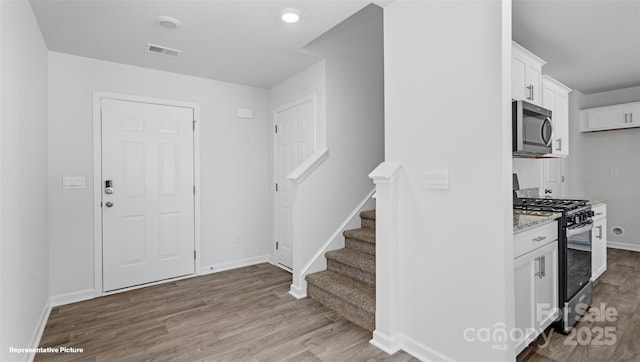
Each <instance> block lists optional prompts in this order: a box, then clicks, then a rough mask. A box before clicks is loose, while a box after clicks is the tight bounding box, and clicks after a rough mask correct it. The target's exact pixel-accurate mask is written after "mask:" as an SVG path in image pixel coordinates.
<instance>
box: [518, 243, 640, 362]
mask: <svg viewBox="0 0 640 362" xmlns="http://www.w3.org/2000/svg"><path fill="white" fill-rule="evenodd" d="M607 256H608V269H607V271H606V272H605V273H604V274H603V275H602V276H601V277H600V278H599V279H598V281H597V285H596V287H595V288H594V291H593V303H592V305H591V306H592V308H591V310H590V313H592V315H593V316H595V315H596V314H595V313H596V312H597V310H600V309H601V308H599V307H600V306H601V303H604V305H605V306H606V307H613V308H615V309H616V310H617V312H618V316H617V318H616V320H615V321H606V320H605V321H602V320H599V319H598V318H591V319H592V320H591V321H582V322H579V323H578V324H577V325H576V329H577V330H580V328H585V330H584V332H582V334H581V335H580V337H581V338H582V339H581V340H578V339H577V338H575V337H571V336H565V335H562V334H560V333H557V332H553V333H552V334H551V337H550V338H549V344H548V345H547V346H544V340H543V339H542V338H538V339H537V340H536V341H534V342H533V343H532V344H531V345H529V347H527V348H526V349H525V350H524V351H523V352H522V353H521V354H520V355H519V356H518V358H517V361H518V362H570V361H576V362H577V361H580V362H587V361H593V362H605V361H607V362H608V361H640V308H639V306H640V253H637V252H632V251H625V250H618V249H609V250H608V252H607ZM594 307H596V308H595V310H594ZM593 319H595V320H593ZM606 327H609V328H610V329H611V330H612V331H613V332H612V333H611V336H613V335H615V343H613V344H611V345H606V344H603V343H599V342H596V343H578V342H588V341H589V340H591V341H593V340H594V339H599V338H598V337H599V336H600V331H604V329H605V328H606ZM549 332H550V331H549V330H547V331H545V334H547V335H548V333H549ZM576 337H577V334H576ZM590 337H591V338H590ZM602 337H603V338H602V339H601V341H605V340H606V339H608V337H607V336H606V335H602ZM572 342H576V343H572ZM595 344H600V345H595Z"/></svg>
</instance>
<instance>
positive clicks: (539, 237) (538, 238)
mask: <svg viewBox="0 0 640 362" xmlns="http://www.w3.org/2000/svg"><path fill="white" fill-rule="evenodd" d="M546 238H547V237H546V236H538V237H537V238H533V241H535V242H538V241H542V240H544V239H546Z"/></svg>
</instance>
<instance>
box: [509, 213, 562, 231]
mask: <svg viewBox="0 0 640 362" xmlns="http://www.w3.org/2000/svg"><path fill="white" fill-rule="evenodd" d="M560 216H562V214H561V213H558V212H537V213H536V214H532V213H531V212H520V211H519V210H514V212H513V232H514V233H518V232H521V231H524V230H526V229H529V228H531V227H534V226H538V225H542V224H544V223H547V222H551V221H554V220H556V219H557V218H559V217H560Z"/></svg>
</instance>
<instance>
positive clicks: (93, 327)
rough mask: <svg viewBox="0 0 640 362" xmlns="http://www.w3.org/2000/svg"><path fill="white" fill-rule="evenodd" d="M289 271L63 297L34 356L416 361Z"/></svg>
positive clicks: (236, 273) (259, 269)
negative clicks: (392, 349)
mask: <svg viewBox="0 0 640 362" xmlns="http://www.w3.org/2000/svg"><path fill="white" fill-rule="evenodd" d="M290 285H291V274H289V273H287V272H285V271H284V270H282V269H280V268H277V267H275V266H273V265H270V264H266V263H265V264H258V265H254V266H250V267H245V268H240V269H235V270H231V271H226V272H220V273H215V274H210V275H205V276H200V277H195V278H190V279H185V280H180V281H176V282H171V283H166V284H162V285H156V286H151V287H147V288H143V289H138V290H133V291H129V292H125V293H120V294H115V295H110V296H106V297H101V298H96V299H93V300H88V301H84V302H80V303H74V304H69V305H65V306H60V307H55V308H53V310H52V311H51V315H50V317H49V320H48V322H47V325H46V327H45V331H44V335H43V337H42V339H41V341H40V347H56V346H66V347H74V348H83V349H84V353H82V354H38V355H36V358H35V360H36V361H74V360H76V361H148V360H155V361H165V360H177V361H203V360H205V361H398V362H401V361H417V360H416V359H414V358H412V357H411V356H410V355H408V354H406V353H397V354H396V355H394V356H389V355H387V354H385V353H384V352H382V351H380V350H378V349H377V348H375V347H374V346H372V345H371V344H369V340H370V339H371V333H370V332H368V331H366V330H364V329H362V328H360V327H358V326H356V325H355V324H352V323H350V322H348V321H347V320H345V319H343V318H342V317H339V316H338V315H336V314H335V313H334V312H332V311H330V310H328V309H326V308H325V307H323V306H322V305H321V304H319V303H318V302H316V301H314V300H312V299H309V298H305V299H301V300H296V299H295V298H293V297H292V296H290V295H289V294H288V291H289V286H290Z"/></svg>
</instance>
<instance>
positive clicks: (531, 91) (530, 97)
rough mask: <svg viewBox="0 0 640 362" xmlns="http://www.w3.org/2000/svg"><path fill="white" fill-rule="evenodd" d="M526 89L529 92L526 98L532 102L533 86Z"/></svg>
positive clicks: (530, 85)
mask: <svg viewBox="0 0 640 362" xmlns="http://www.w3.org/2000/svg"><path fill="white" fill-rule="evenodd" d="M527 89H528V90H529V96H528V97H527V99H530V100H533V84H529V86H528V87H527Z"/></svg>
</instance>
